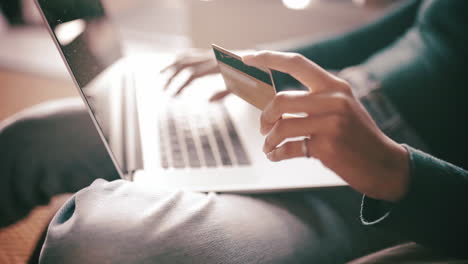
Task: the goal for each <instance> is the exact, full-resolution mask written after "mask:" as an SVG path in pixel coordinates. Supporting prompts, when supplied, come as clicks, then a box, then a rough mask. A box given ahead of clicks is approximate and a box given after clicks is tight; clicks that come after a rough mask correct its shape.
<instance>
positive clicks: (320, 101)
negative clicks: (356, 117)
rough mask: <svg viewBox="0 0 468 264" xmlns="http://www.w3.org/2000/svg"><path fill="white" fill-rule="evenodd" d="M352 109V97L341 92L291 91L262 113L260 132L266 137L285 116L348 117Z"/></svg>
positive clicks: (278, 95)
mask: <svg viewBox="0 0 468 264" xmlns="http://www.w3.org/2000/svg"><path fill="white" fill-rule="evenodd" d="M352 107H353V100H352V97H350V96H348V95H346V94H343V93H341V92H332V93H308V92H293V91H291V92H282V93H278V94H277V95H276V96H275V97H274V98H273V100H272V101H271V102H270V103H269V104H268V105H267V106H266V107H265V110H264V111H263V112H262V115H261V118H260V132H261V133H262V134H264V135H265V134H267V133H268V131H270V130H271V129H272V127H273V126H274V124H275V123H276V122H277V121H278V120H280V119H281V118H282V116H283V114H287V113H289V114H292V113H307V114H308V115H309V116H318V115H326V114H341V115H346V114H347V113H348V112H349V111H351V108H352Z"/></svg>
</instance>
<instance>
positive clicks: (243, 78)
mask: <svg viewBox="0 0 468 264" xmlns="http://www.w3.org/2000/svg"><path fill="white" fill-rule="evenodd" d="M211 46H212V47H213V51H214V54H215V57H216V60H217V61H218V66H219V70H220V72H221V75H222V76H223V79H224V82H225V84H226V88H227V89H228V90H229V91H231V92H232V93H233V94H235V95H237V96H239V97H240V98H242V99H244V100H245V101H247V102H248V103H250V104H252V105H253V106H255V107H257V108H258V109H260V110H263V109H264V108H265V107H266V106H267V104H268V103H269V102H270V101H271V100H272V99H273V97H274V96H275V94H276V90H275V83H274V81H273V77H272V74H271V70H270V69H259V68H257V67H253V66H249V65H246V64H245V63H244V62H242V59H241V57H240V56H238V55H236V54H234V53H232V52H230V51H228V50H226V49H224V48H221V47H219V46H217V45H215V44H212V45H211Z"/></svg>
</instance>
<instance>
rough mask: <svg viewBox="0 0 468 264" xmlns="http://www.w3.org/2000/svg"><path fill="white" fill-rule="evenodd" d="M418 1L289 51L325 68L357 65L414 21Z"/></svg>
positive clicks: (336, 68)
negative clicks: (355, 28) (346, 31)
mask: <svg viewBox="0 0 468 264" xmlns="http://www.w3.org/2000/svg"><path fill="white" fill-rule="evenodd" d="M420 2H421V1H420V0H410V1H408V2H407V3H405V4H404V5H402V6H401V7H399V8H397V9H396V10H394V11H392V12H390V13H389V14H387V15H386V16H384V17H383V18H381V19H379V20H377V21H376V22H373V23H372V24H369V25H367V26H364V27H362V28H359V29H358V30H355V31H352V32H350V33H347V34H345V35H340V36H337V37H333V38H330V39H326V40H323V41H319V42H316V43H312V44H310V45H307V46H304V47H299V48H297V49H294V50H293V51H294V52H298V53H301V54H303V55H304V56H306V57H307V58H308V59H310V60H312V61H314V62H315V63H317V64H319V65H320V66H322V67H323V68H326V69H335V70H339V69H343V68H345V67H349V66H353V65H357V64H359V63H361V62H362V61H364V60H365V59H366V58H368V57H369V56H370V55H372V54H374V53H375V52H377V51H378V50H380V49H382V48H384V47H386V46H387V45H389V44H390V43H391V42H393V41H394V40H396V39H397V38H398V37H399V36H401V35H402V34H403V33H404V32H405V31H406V30H407V29H408V28H409V27H410V26H411V25H412V24H413V23H414V20H415V17H416V14H417V11H418V8H419V4H420Z"/></svg>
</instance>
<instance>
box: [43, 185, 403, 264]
mask: <svg viewBox="0 0 468 264" xmlns="http://www.w3.org/2000/svg"><path fill="white" fill-rule="evenodd" d="M359 206H360V195H359V194H358V193H356V192H354V191H352V190H351V189H349V188H347V187H340V188H327V189H316V190H311V191H307V192H294V193H281V194H261V195H235V194H215V193H208V194H203V193H192V192H161V191H157V192H156V191H154V190H152V189H151V188H149V187H147V186H140V185H138V184H136V183H129V182H125V181H121V180H119V181H114V182H106V181H98V182H95V183H94V184H93V185H91V186H90V187H88V188H86V189H83V190H82V191H80V192H79V193H77V194H76V195H75V196H74V198H72V199H71V200H70V201H68V203H67V204H66V205H65V206H64V207H63V208H62V210H61V211H60V212H59V213H58V214H57V215H56V216H55V218H54V219H53V221H52V222H51V225H50V226H49V231H48V236H47V240H46V242H45V244H44V248H43V251H42V252H43V254H42V257H41V259H42V261H44V263H62V262H66V263H92V262H96V263H99V262H102V261H104V260H107V261H110V262H112V263H146V262H148V263H154V262H157V263H344V262H345V261H349V260H351V259H354V258H357V257H359V256H362V255H364V254H368V253H370V252H373V251H375V250H378V249H381V248H384V247H387V246H390V245H393V244H395V243H396V242H397V241H399V239H398V238H396V237H395V236H392V235H391V234H385V233H383V232H381V231H377V230H373V229H369V228H366V227H363V226H362V225H361V224H360V222H359V215H358V214H359Z"/></svg>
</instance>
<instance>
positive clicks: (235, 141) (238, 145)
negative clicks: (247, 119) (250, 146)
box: [220, 105, 250, 165]
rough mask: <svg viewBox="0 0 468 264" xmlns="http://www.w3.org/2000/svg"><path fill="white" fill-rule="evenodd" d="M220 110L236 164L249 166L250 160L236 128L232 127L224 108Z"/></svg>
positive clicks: (223, 106)
mask: <svg viewBox="0 0 468 264" xmlns="http://www.w3.org/2000/svg"><path fill="white" fill-rule="evenodd" d="M220 108H221V112H222V116H223V121H224V124H225V126H226V129H227V133H228V136H229V138H230V139H231V143H232V148H233V150H234V154H235V155H236V159H237V162H238V163H239V165H250V159H249V157H248V156H247V152H246V151H245V149H244V146H243V145H242V142H241V140H240V138H239V134H238V133H237V131H236V128H235V127H234V124H233V122H232V120H231V117H230V116H229V113H228V111H227V110H226V106H225V105H222V106H221V107H220Z"/></svg>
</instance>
